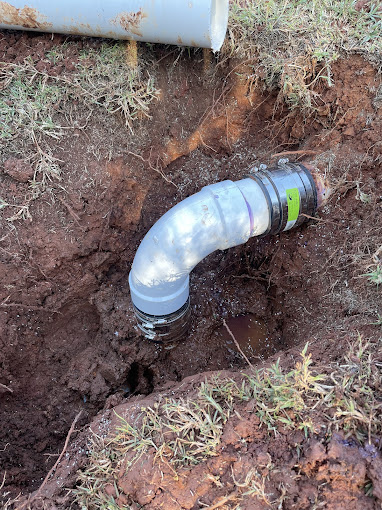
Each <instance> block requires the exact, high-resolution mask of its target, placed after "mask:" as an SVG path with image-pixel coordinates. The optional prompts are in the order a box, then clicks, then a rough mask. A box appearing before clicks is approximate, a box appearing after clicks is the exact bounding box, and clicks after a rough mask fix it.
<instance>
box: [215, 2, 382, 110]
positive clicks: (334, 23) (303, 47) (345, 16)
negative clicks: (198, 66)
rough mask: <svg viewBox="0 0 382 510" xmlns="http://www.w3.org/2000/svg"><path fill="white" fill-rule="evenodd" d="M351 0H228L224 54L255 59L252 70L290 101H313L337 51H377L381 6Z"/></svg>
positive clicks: (380, 51)
mask: <svg viewBox="0 0 382 510" xmlns="http://www.w3.org/2000/svg"><path fill="white" fill-rule="evenodd" d="M355 6H356V0H309V1H308V0H292V1H291V0H267V1H266V2H258V1H254V0H233V1H232V2H231V14H230V21H229V34H230V38H229V41H228V43H227V44H226V46H225V48H224V52H225V53H226V54H229V55H233V54H234V55H237V56H239V57H241V58H247V59H250V60H251V59H256V61H257V64H256V65H254V76H255V77H256V76H257V75H260V76H262V77H263V79H264V81H265V84H266V86H267V87H268V88H270V89H280V91H281V95H282V97H283V98H284V99H285V100H286V102H287V103H288V104H289V105H290V106H291V107H302V108H308V109H309V110H311V109H314V108H315V107H316V97H317V92H316V91H317V89H318V86H319V85H320V84H321V85H324V86H331V85H332V75H331V64H332V63H333V62H334V61H335V60H337V59H338V57H339V56H340V55H341V54H345V53H349V52H354V51H357V52H361V53H363V54H365V55H367V56H373V57H375V58H376V59H378V60H379V61H380V60H381V56H382V37H381V32H382V10H381V9H380V7H378V6H377V3H376V2H375V3H373V2H372V3H371V6H370V11H366V10H360V11H359V10H357V9H356V8H355Z"/></svg>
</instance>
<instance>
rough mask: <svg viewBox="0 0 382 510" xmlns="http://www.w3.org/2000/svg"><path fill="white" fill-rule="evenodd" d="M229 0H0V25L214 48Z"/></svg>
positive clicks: (223, 31)
mask: <svg viewBox="0 0 382 510" xmlns="http://www.w3.org/2000/svg"><path fill="white" fill-rule="evenodd" d="M228 4H229V0H192V1H190V0H113V1H112V2H111V1H109V0H97V1H94V0H60V1H57V2H54V1H53V2H52V1H51V0H10V1H8V2H1V1H0V28H1V29H16V30H33V31H37V32H57V33H62V34H76V35H87V36H96V37H109V38H113V39H131V40H136V41H145V42H151V43H163V44H176V45H180V46H196V47H202V48H212V49H213V50H214V51H218V50H219V49H220V48H221V46H222V44H223V41H224V37H225V34H226V30H227V23H228Z"/></svg>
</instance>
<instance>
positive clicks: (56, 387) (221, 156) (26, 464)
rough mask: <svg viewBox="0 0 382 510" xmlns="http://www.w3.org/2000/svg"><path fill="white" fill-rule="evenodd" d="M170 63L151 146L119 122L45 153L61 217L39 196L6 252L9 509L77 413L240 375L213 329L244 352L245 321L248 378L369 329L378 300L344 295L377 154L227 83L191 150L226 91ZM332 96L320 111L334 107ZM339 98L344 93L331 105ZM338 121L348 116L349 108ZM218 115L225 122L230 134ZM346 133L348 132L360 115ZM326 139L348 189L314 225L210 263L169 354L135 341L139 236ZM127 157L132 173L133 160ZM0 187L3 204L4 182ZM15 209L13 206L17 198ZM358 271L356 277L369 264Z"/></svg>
mask: <svg viewBox="0 0 382 510" xmlns="http://www.w3.org/2000/svg"><path fill="white" fill-rule="evenodd" d="M166 51H167V50H166ZM28 52H29V49H28ZM165 54H166V52H165V50H163V55H164V56H165ZM166 58H167V60H166ZM166 58H164V59H163V60H161V64H160V66H159V69H158V74H159V76H158V86H160V87H161V88H162V89H163V91H164V92H163V94H164V99H162V100H161V101H162V102H159V101H158V106H157V108H156V109H155V111H153V119H152V120H150V122H149V123H148V124H147V125H146V127H145V129H146V130H147V131H145V132H144V133H143V134H142V133H141V132H140V131H139V135H140V136H141V135H142V139H143V142H141V141H140V143H139V144H137V146H136V147H135V146H134V145H133V147H131V145H132V144H133V142H131V140H127V139H126V136H127V135H126V129H125V127H124V126H122V124H121V122H119V121H118V120H116V119H114V120H113V118H112V119H109V118H108V122H105V121H104V119H103V117H102V118H101V117H100V118H98V117H97V114H95V115H94V117H92V119H91V120H90V121H89V126H88V128H87V132H86V134H83V133H79V134H78V136H77V137H73V138H71V139H70V141H65V140H63V141H62V142H60V144H59V146H57V147H56V151H55V153H54V155H55V157H57V158H58V159H60V160H63V161H65V168H64V170H65V171H64V172H63V180H62V182H61V185H62V186H63V188H64V189H65V190H66V193H67V194H66V195H65V203H67V204H70V208H71V209H68V207H66V206H65V205H63V204H62V203H61V202H60V201H58V200H53V199H52V197H50V198H49V195H47V198H46V200H45V202H43V201H42V202H41V203H40V202H39V203H38V204H36V206H35V209H33V208H32V210H31V212H32V213H33V222H32V223H30V224H29V223H27V222H25V223H21V222H20V224H18V225H17V236H16V237H14V238H13V237H12V236H10V238H9V239H10V241H9V244H8V245H6V250H4V252H3V251H2V252H1V256H2V257H4V260H2V261H1V265H0V270H1V272H2V278H3V282H4V288H5V290H4V294H3V297H2V300H4V299H5V300H6V301H4V305H5V306H4V307H3V308H1V310H0V314H1V315H0V320H1V323H0V327H1V328H2V330H3V332H4V333H3V336H2V345H1V349H0V383H1V384H2V385H3V386H0V399H1V407H0V424H1V431H0V432H1V443H0V465H1V466H4V467H5V468H6V471H7V475H6V486H5V489H7V490H8V489H10V490H11V491H13V494H15V495H17V494H18V492H20V491H22V492H27V491H30V490H33V489H36V488H37V487H38V486H39V485H40V483H41V481H42V479H43V478H44V476H45V475H46V473H47V471H48V470H49V468H50V467H51V466H52V465H53V463H54V461H55V459H56V458H57V457H56V456H57V454H58V452H60V450H61V448H62V446H63V444H64V440H65V437H66V434H67V432H68V430H69V428H70V425H71V423H72V421H73V419H74V417H75V416H76V414H77V413H78V411H79V410H80V409H82V411H83V413H82V417H81V419H80V421H79V423H78V426H81V425H85V424H87V423H89V421H90V420H91V418H92V417H93V416H94V415H95V414H96V413H97V412H98V411H99V410H101V409H103V408H104V406H106V407H107V408H110V407H112V406H114V405H117V404H118V403H120V402H123V401H124V400H125V399H126V398H129V397H131V396H132V395H139V394H149V393H151V392H152V391H155V390H157V389H160V388H162V387H163V386H164V385H167V384H169V383H171V382H172V381H179V380H182V379H183V378H185V377H187V376H190V375H193V374H197V373H201V372H205V371H221V370H225V369H233V370H238V369H241V368H244V367H246V363H245V361H243V359H242V357H241V355H240V354H239V353H238V352H237V349H236V348H235V347H234V345H233V344H232V342H231V339H230V338H229V337H227V335H226V331H225V329H224V328H223V326H222V324H223V319H225V320H226V321H227V323H228V324H229V325H230V326H231V327H232V329H233V330H235V332H236V334H237V336H238V341H239V343H241V340H242V338H241V336H242V335H243V333H242V331H241V330H240V328H241V326H240V324H239V325H235V322H232V321H239V322H240V321H241V319H240V317H245V319H242V321H243V322H245V321H246V320H248V317H249V318H250V319H251V320H252V322H253V323H252V326H253V325H255V326H256V328H257V333H256V334H257V335H258V336H260V337H261V338H262V339H263V340H264V337H265V338H266V339H267V340H266V343H267V345H266V349H260V350H259V351H257V350H256V349H254V350H253V351H252V352H251V351H248V350H247V351H246V352H247V353H248V352H249V354H251V356H249V357H250V359H251V361H252V362H253V363H254V364H258V366H262V362H263V361H264V360H265V359H266V358H267V356H271V355H276V357H277V356H278V355H280V356H284V355H285V354H284V352H283V351H287V350H288V349H289V348H291V347H296V346H297V347H298V349H300V347H301V346H302V345H304V344H305V342H307V341H310V342H311V343H312V344H313V345H314V342H315V341H316V340H318V339H319V340H320V342H321V340H322V338H326V339H328V338H332V336H331V335H340V334H342V333H343V332H345V333H347V332H348V331H349V329H351V328H352V330H353V331H355V332H356V331H362V327H363V326H364V325H365V324H370V322H371V320H372V319H371V315H370V314H371V313H372V310H375V304H374V303H375V298H374V299H369V297H368V296H366V297H365V298H361V297H360V295H359V294H357V288H356V287H355V285H356V284H358V285H360V284H361V280H359V279H358V280H353V279H352V278H353V277H354V275H355V274H356V273H355V270H356V269H355V268H356V266H355V265H354V260H357V261H358V260H359V259H355V258H354V257H353V258H352V257H351V254H352V253H354V252H355V251H357V250H359V251H360V252H362V250H364V253H372V252H373V250H376V249H377V248H378V246H379V244H380V237H379V238H378V235H379V234H378V231H377V230H376V229H374V230H373V231H371V230H370V232H369V231H368V232H369V233H367V235H368V238H367V239H366V237H365V236H366V231H367V229H366V226H367V225H368V224H372V225H377V224H378V219H379V218H380V216H378V214H379V209H378V207H379V208H380V203H379V202H377V198H375V190H376V189H378V186H379V189H380V186H381V181H380V175H381V173H380V172H379V171H378V168H377V164H376V163H375V162H371V161H372V159H371V158H372V154H373V150H372V149H370V150H369V149H367V150H368V152H367V153H366V149H365V147H369V146H371V144H372V139H371V141H368V140H366V139H365V140H361V137H360V138H359V146H357V147H356V146H355V142H354V143H353V142H352V141H349V139H348V138H347V137H346V136H343V135H342V130H343V129H345V127H346V126H343V127H340V128H339V129H338V130H337V131H334V132H331V136H330V137H325V138H324V137H323V134H324V133H325V120H324V119H320V122H316V121H313V120H312V121H309V120H307V119H304V118H302V117H301V116H300V117H299V116H298V115H295V117H290V116H289V112H286V111H284V112H283V111H280V112H278V113H277V114H276V113H275V112H276V110H277V109H276V110H275V105H276V98H277V95H276V94H274V95H272V94H270V95H268V94H267V95H266V96H265V95H263V93H262V92H261V91H258V90H255V91H251V92H249V89H247V88H246V87H244V86H243V87H242V89H243V90H241V88H240V87H239V86H237V83H236V84H235V83H234V84H233V88H232V90H234V95H233V96H232V97H229V94H230V93H231V92H228V93H227V96H228V97H227V103H226V104H225V103H224V104H223V106H222V111H223V114H222V115H221V116H220V117H219V116H217V117H215V112H213V114H211V115H210V117H208V121H206V122H205V123H204V125H203V130H202V132H203V136H204V137H206V136H209V135H211V136H210V137H209V138H208V139H207V138H205V139H203V140H204V144H200V145H199V147H192V146H191V144H190V143H189V144H187V143H186V142H187V141H188V140H191V141H192V140H193V138H192V135H193V133H194V132H195V129H196V127H197V126H198V125H199V123H200V119H202V118H204V117H203V115H204V114H205V112H207V111H209V110H208V108H210V107H211V98H213V97H219V94H220V92H219V91H220V90H221V88H222V87H224V86H225V85H226V84H225V82H224V83H223V79H222V78H221V77H215V81H214V80H212V79H211V80H209V79H208V80H207V79H205V80H204V79H202V78H200V75H201V72H202V63H201V62H195V61H192V60H187V59H185V60H180V63H179V65H178V66H177V67H172V63H170V64H171V65H170V66H169V59H171V57H166ZM361 64H362V65H361ZM361 64H359V66H360V68H362V69H363V70H364V72H363V74H362V75H361V74H360V75H359V76H358V77H357V79H358V80H359V83H358V85H357V86H358V89H357V90H355V91H354V92H353V94H354V95H355V96H356V97H358V95H359V96H360V97H363V98H364V97H365V94H366V93H365V91H366V90H370V89H371V87H370V80H371V78H370V76H371V71H370V66H369V68H367V69H366V64H365V63H364V62H362V63H361ZM341 66H342V64H341ZM341 66H339V67H338V70H337V71H336V70H334V81H335V82H336V79H337V77H338V76H341V79H343V80H345V79H347V78H346V77H348V82H347V86H350V85H349V83H350V84H351V86H353V84H355V83H356V80H355V79H354V72H353V62H352V63H351V65H347V64H343V67H341ZM336 73H337V74H336ZM236 74H237V73H233V74H232V77H234V76H236ZM235 79H236V78H235ZM219 80H221V81H219ZM222 83H223V85H222ZM201 85H203V86H201ZM239 85H240V83H239ZM235 87H236V88H235ZM228 88H229V87H228ZM216 90H217V92H216ZM229 90H231V89H229ZM360 91H361V92H360ZM334 92H335V91H334V89H332V90H331V91H330V93H331V94H333V97H332V96H330V97H332V99H330V98H329V97H328V99H327V100H328V101H332V102H333V104H334V103H335V101H336V97H337V96H336V95H335V93H334ZM342 92H343V88H342V86H340V87H339V90H338V91H337V93H338V97H340V98H342V95H343V94H342ZM249 95H251V97H250V98H249V99H248V97H249ZM323 97H324V93H323ZM224 99H226V98H225V96H224ZM371 100H372V98H371V99H370V104H371ZM358 103H359V101H358ZM358 103H356V102H354V104H357V105H358ZM351 104H352V105H353V103H351ZM243 105H244V106H243ZM215 107H216V108H218V106H216V105H215ZM345 107H346V109H347V110H349V111H350V110H351V111H352V113H354V108H355V107H354V108H353V109H351V108H350V105H345V106H344V108H345ZM362 108H363V110H364V111H369V114H370V116H371V115H372V113H373V110H372V109H371V106H370V105H369V104H363V103H362V104H360V105H359V109H360V110H361V109H362ZM227 112H228V113H227ZM224 115H227V119H228V115H231V117H229V122H231V124H229V122H228V120H227V122H226V121H225V117H224ZM370 118H371V117H370ZM222 120H223V121H224V122H223V121H222ZM349 123H350V120H349ZM353 123H355V125H358V124H357V123H358V121H357V118H356V116H355V113H354V117H353ZM228 124H229V128H228V127H227V126H228ZM349 125H350V124H349ZM370 125H372V122H371V121H370V123H369V126H370ZM219 126H220V127H219ZM221 126H223V128H222V129H221ZM140 129H141V128H140ZM142 129H143V128H142ZM371 129H372V128H371V127H368V131H367V133H366V134H368V135H369V136H371V134H370V130H371ZM304 130H305V131H304ZM375 131H376V133H377V132H378V126H377V127H376V128H375ZM366 134H364V135H362V136H366ZM187 137H189V138H187ZM335 137H337V138H335ZM341 137H342V138H341ZM334 139H337V141H338V140H339V141H338V144H339V145H338V147H339V148H338V147H337V149H336V150H337V153H336V158H337V159H335V158H334V159H335V161H336V165H337V166H336V169H337V170H336V172H337V174H336V175H334V176H333V177H335V178H336V179H337V182H341V181H340V178H341V176H343V175H344V173H345V172H346V179H345V181H344V182H345V187H344V189H342V188H341V189H340V188H339V191H338V194H337V197H338V198H337V197H336V201H334V202H333V203H332V204H331V206H330V207H329V208H327V209H326V210H324V211H323V212H322V213H321V214H322V215H323V217H324V220H325V221H323V222H315V221H309V222H307V223H306V224H305V225H303V226H301V227H300V228H298V229H296V230H295V231H291V232H289V233H285V234H281V235H279V236H275V237H273V238H262V239H252V240H250V241H249V242H248V243H247V244H246V245H245V246H239V247H236V248H232V249H230V250H227V251H225V252H216V253H214V254H212V255H210V256H209V257H208V258H207V259H205V260H204V261H202V262H201V263H200V264H199V265H198V266H197V267H196V268H195V270H194V271H193V273H192V276H191V303H192V323H191V327H190V332H189V335H188V337H187V338H186V339H185V340H184V341H182V342H179V343H178V344H177V345H176V346H175V347H174V348H171V349H169V348H166V346H159V345H156V344H153V343H150V342H148V341H146V340H143V339H140V338H139V337H138V336H137V330H136V328H135V320H134V316H133V310H132V307H131V304H130V300H129V290H128V284H127V274H128V272H129V269H130V267H131V262H132V260H133V257H134V253H135V251H136V249H137V247H138V245H139V242H140V241H141V239H142V238H143V236H144V234H145V233H146V232H147V230H148V229H149V228H150V226H151V225H152V224H153V223H154V222H155V221H156V220H157V219H158V218H159V217H160V216H162V215H163V214H164V212H165V211H167V210H168V209H169V208H170V207H172V206H173V205H174V204H175V203H177V202H179V201H180V200H183V199H184V198H185V197H186V196H188V195H190V194H192V193H195V192H196V191H198V190H199V189H200V188H201V187H202V186H204V185H207V184H211V183H212V182H218V181H221V180H224V179H228V178H229V179H232V180H236V179H240V178H242V177H243V175H245V173H246V171H247V169H248V168H249V167H250V166H251V165H252V164H254V163H255V162H256V163H258V162H269V161H270V159H271V155H272V154H275V153H279V152H282V151H283V150H288V151H293V150H298V149H299V148H300V147H305V146H306V147H309V148H310V149H312V148H313V149H315V150H316V152H318V153H320V152H324V151H325V150H329V149H330V143H331V141H332V140H334ZM105 140H108V141H109V143H108V144H105ZM179 140H180V141H179ZM164 141H167V142H166V143H167V145H166V147H165V148H164V147H163V145H164V143H165V142H164ZM340 142H341V143H340ZM105 145H107V147H105V148H104V149H103V147H104V146H105ZM89 147H92V148H93V149H91V150H90V149H89V150H88V148H89ZM373 147H374V146H373ZM375 147H377V146H376V145H375ZM132 148H133V150H134V151H136V152H137V153H139V157H138V158H137V157H136V156H134V155H131V151H132ZM170 149H171V150H170ZM92 150H93V151H94V152H92ZM102 150H103V152H102ZM357 150H358V152H357ZM166 157H167V158H168V159H166ZM330 157H332V155H331V156H330ZM142 158H143V161H142ZM150 158H151V159H150ZM149 159H150V163H151V166H150V165H148V164H147V161H148V160H149ZM145 161H146V163H145ZM157 161H162V162H163V174H164V176H165V177H166V178H163V177H162V176H161V175H160V173H158V171H155V170H157V169H156V167H155V164H156V162H157ZM328 161H329V162H331V163H330V164H331V165H332V159H330V158H328V159H327V160H325V161H324V163H325V164H326V163H327V162H328ZM373 161H374V160H373ZM355 162H356V163H355ZM325 164H324V165H323V166H324V167H325ZM328 166H330V165H326V167H328ZM332 166H333V165H332ZM84 169H86V172H85V171H84ZM360 169H361V170H362V179H363V182H364V183H366V184H365V186H366V187H363V188H362V189H363V191H364V193H369V194H370V196H371V197H372V202H371V205H370V207H368V206H367V205H365V204H364V203H362V202H361V201H359V200H358V199H357V198H356V192H357V188H356V185H355V184H354V186H351V185H349V182H350V183H351V182H353V183H354V182H355V181H356V179H360V178H361V177H360ZM1 179H3V180H2V181H1V182H2V183H3V184H4V186H3V188H2V189H3V191H4V190H6V189H8V188H9V185H10V182H11V181H10V178H8V177H1ZM7 179H8V180H7ZM378 179H379V181H378ZM3 181H4V182H3ZM12 182H13V181H12ZM13 185H14V186H18V187H20V189H21V187H22V186H23V184H21V183H18V184H16V185H15V184H14V183H13ZM346 186H347V187H346ZM17 189H18V188H17ZM13 193H16V192H14V191H13ZM24 193H25V190H24V189H23V190H21V191H20V197H21V196H24V195H23V194H24ZM52 193H53V198H54V196H55V195H54V192H52ZM2 198H4V199H6V198H7V197H6V195H2ZM49 200H50V201H49ZM75 207H77V208H76V209H73V208H75ZM70 210H71V211H72V213H73V211H74V214H75V217H76V216H78V218H80V220H79V221H78V220H76V221H74V220H73V215H72V214H71V213H70V212H69V211H70ZM75 211H77V212H75ZM326 220H328V221H326ZM40 238H42V241H40ZM362 239H365V242H361V241H360V240H362ZM378 239H379V241H378ZM378 243H379V244H378ZM365 246H367V250H366V249H365ZM348 255H349V258H346V257H347V256H348ZM357 256H358V255H357ZM364 260H365V264H366V263H367V262H368V258H367V256H366V255H365V257H364V259H362V261H364ZM352 264H353V265H352ZM360 272H361V270H359V271H358V274H359V273H360ZM8 296H9V297H8ZM2 302H3V301H2ZM362 314H363V315H362ZM235 318H236V319H235ZM237 318H239V319H237ZM346 321H347V322H346ZM351 321H353V322H351ZM244 325H245V324H244ZM247 326H248V324H247V325H246V326H245V327H247ZM355 326H356V327H355ZM256 328H255V329H256ZM333 332H334V333H333ZM345 333H344V334H345ZM244 336H245V334H244ZM253 342H254V343H255V344H256V339H255V340H253ZM244 343H245V342H244ZM242 345H243V344H242ZM328 345H329V344H328V343H325V342H323V343H322V350H320V349H321V347H320V349H319V350H318V351H317V352H316V355H317V356H318V357H320V356H321V355H322V359H323V360H324V361H325V362H328V360H330V359H331V358H330V356H331V354H330V353H331V349H332V348H333V347H331V345H329V346H328ZM320 346H321V343H320ZM244 347H245V345H244ZM325 349H326V351H325ZM244 350H245V349H244ZM317 353H318V354H317ZM294 354H296V353H294ZM294 354H293V353H292V354H291V355H290V356H294ZM286 355H288V354H286ZM258 356H259V357H260V359H258V358H257V357H258ZM7 388H9V389H7ZM0 474H1V473H0ZM0 480H2V478H0Z"/></svg>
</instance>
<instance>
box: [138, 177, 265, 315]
mask: <svg viewBox="0 0 382 510" xmlns="http://www.w3.org/2000/svg"><path fill="white" fill-rule="evenodd" d="M270 221H271V220H270V210H269V206H268V202H267V199H266V197H265V194H264V192H263V191H262V189H261V187H260V186H259V185H258V184H257V182H256V181H254V180H253V179H250V178H247V179H242V180H241V181H237V182H232V181H223V182H220V183H217V184H212V185H210V186H206V187H205V188H203V189H202V190H201V191H199V192H198V193H196V194H195V195H192V196H190V197H188V198H186V199H185V200H183V201H182V202H180V203H179V204H177V205H176V206H174V207H173V208H172V209H170V210H169V211H168V212H167V213H166V214H164V215H163V216H162V217H161V218H160V219H159V220H158V221H157V222H156V223H155V225H154V226H153V227H152V228H151V229H150V231H149V232H148V233H147V234H146V236H145V238H144V239H143V241H142V243H141V245H140V246H139V248H138V250H137V253H136V255H135V258H134V262H133V265H132V268H131V272H130V275H129V284H130V292H131V298H132V301H133V303H134V305H135V306H136V307H137V308H138V309H139V310H141V311H142V312H144V313H146V314H149V315H156V316H162V315H168V314H171V313H173V312H176V311H177V310H179V309H180V308H181V307H182V306H183V305H184V304H185V303H186V302H187V300H188V296H189V274H190V272H191V271H192V269H193V268H194V267H195V266H196V264H198V262H200V261H201V260H202V259H204V258H205V257H207V255H209V254H210V253H212V252H213V251H215V250H225V249H227V248H231V247H232V246H237V245H240V244H243V243H246V242H247V241H248V239H249V238H250V237H253V236H258V235H261V234H263V233H265V232H266V231H267V229H268V227H269V225H270Z"/></svg>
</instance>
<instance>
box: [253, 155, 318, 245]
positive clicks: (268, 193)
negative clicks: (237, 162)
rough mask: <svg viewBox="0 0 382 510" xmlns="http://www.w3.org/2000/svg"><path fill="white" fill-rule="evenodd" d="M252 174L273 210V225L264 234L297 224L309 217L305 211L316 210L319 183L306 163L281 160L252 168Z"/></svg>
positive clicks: (271, 210)
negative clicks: (269, 165)
mask: <svg viewBox="0 0 382 510" xmlns="http://www.w3.org/2000/svg"><path fill="white" fill-rule="evenodd" d="M248 177H250V178H251V179H254V180H255V181H256V182H257V184H258V185H259V186H260V187H261V189H262V190H263V192H264V195H265V197H266V199H267V203H268V208H269V211H270V221H269V226H268V229H267V230H266V231H265V232H264V233H263V234H262V236H265V235H268V234H278V233H279V232H283V231H286V230H290V229H291V228H293V227H297V226H299V225H301V223H303V222H304V221H305V220H306V216H305V215H308V216H313V214H314V213H315V212H316V209H317V190H316V186H315V183H314V180H313V177H312V175H311V173H310V171H309V170H308V169H307V168H306V167H305V166H304V165H302V164H300V163H289V162H288V160H281V161H279V163H278V165H277V166H276V167H272V168H269V169H266V170H258V169H257V168H254V169H252V170H250V171H249V174H248Z"/></svg>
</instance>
